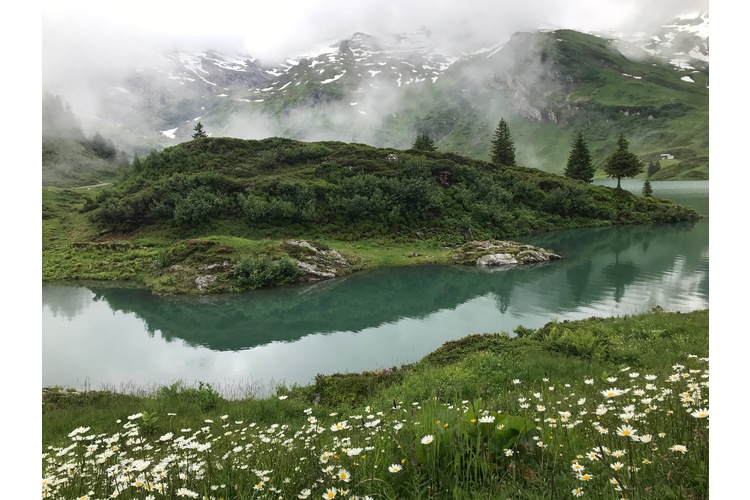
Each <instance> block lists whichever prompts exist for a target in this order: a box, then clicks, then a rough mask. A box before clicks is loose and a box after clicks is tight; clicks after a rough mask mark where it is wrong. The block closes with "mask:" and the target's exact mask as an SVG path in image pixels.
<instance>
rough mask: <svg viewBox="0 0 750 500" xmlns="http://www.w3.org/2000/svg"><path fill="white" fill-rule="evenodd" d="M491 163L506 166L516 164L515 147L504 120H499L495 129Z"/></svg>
mask: <svg viewBox="0 0 750 500" xmlns="http://www.w3.org/2000/svg"><path fill="white" fill-rule="evenodd" d="M492 163H494V164H496V165H506V166H514V165H515V164H516V147H515V145H514V144H513V138H512V137H511V136H510V129H509V128H508V124H507V123H505V119H504V118H503V119H500V123H499V124H498V125H497V128H496V129H495V137H494V139H492Z"/></svg>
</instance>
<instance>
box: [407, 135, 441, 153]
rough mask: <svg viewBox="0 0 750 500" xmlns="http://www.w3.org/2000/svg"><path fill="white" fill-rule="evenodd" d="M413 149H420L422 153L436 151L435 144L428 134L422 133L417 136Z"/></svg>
mask: <svg viewBox="0 0 750 500" xmlns="http://www.w3.org/2000/svg"><path fill="white" fill-rule="evenodd" d="M411 148H412V149H419V150H420V151H435V142H434V141H433V140H432V138H430V136H429V134H427V132H422V133H421V134H419V135H418V136H417V139H416V140H415V141H414V145H413V146H412V147H411Z"/></svg>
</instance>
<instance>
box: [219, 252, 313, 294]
mask: <svg viewBox="0 0 750 500" xmlns="http://www.w3.org/2000/svg"><path fill="white" fill-rule="evenodd" d="M302 274H303V272H302V270H301V269H300V268H299V267H297V263H296V262H295V261H294V260H293V259H291V258H289V257H286V256H285V257H283V258H281V259H279V260H272V259H271V258H270V257H269V256H268V255H265V254H263V255H258V256H256V255H246V256H244V257H242V258H241V259H240V260H239V262H238V263H237V265H236V266H235V267H234V271H233V272H232V276H233V277H234V278H235V279H236V280H237V284H239V285H240V286H241V287H242V288H245V289H251V290H254V289H256V288H263V287H269V286H279V285H287V284H289V283H293V282H295V281H296V280H297V278H299V277H300V276H302Z"/></svg>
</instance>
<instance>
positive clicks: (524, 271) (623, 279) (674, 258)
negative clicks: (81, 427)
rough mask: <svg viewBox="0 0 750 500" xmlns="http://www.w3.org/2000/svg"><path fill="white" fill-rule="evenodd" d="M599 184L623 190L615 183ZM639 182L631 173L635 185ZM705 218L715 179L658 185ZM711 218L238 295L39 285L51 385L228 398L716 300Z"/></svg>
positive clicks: (587, 233)
mask: <svg viewBox="0 0 750 500" xmlns="http://www.w3.org/2000/svg"><path fill="white" fill-rule="evenodd" d="M599 183H600V184H607V185H612V186H614V183H611V184H610V183H609V181H601V182H599ZM641 185H642V183H641V181H632V180H629V181H623V187H624V188H625V189H630V190H632V191H634V192H640V188H641ZM652 185H653V188H654V194H655V195H656V196H661V197H664V198H669V199H673V200H675V201H677V202H679V203H682V204H685V205H689V206H692V207H694V208H695V209H696V210H698V211H699V212H700V213H702V214H705V215H708V182H707V181H689V182H669V181H665V182H653V183H652ZM708 232H709V231H708V218H706V219H704V220H701V221H699V222H696V223H689V224H662V225H652V226H628V227H614V228H600V229H579V230H571V231H561V232H555V233H549V234H545V235H537V236H533V237H525V238H518V239H519V240H521V241H523V242H524V243H530V244H534V245H539V246H543V247H545V248H550V249H553V250H555V251H556V252H558V253H560V254H561V255H563V256H564V259H563V260H560V261H556V262H553V263H549V264H546V265H541V266H536V267H516V268H511V269H506V270H502V271H496V272H485V271H480V270H477V269H475V268H464V267H453V266H423V267H408V268H396V269H378V270H373V271H369V272H362V273H358V274H355V275H351V276H347V277H344V278H340V279H335V280H331V281H327V282H322V283H318V284H314V285H304V286H294V287H286V288H281V289H274V290H261V291H255V292H250V293H244V294H238V295H221V296H208V297H206V296H203V297H157V296H152V295H151V294H149V293H147V292H144V291H141V290H137V289H130V288H121V287H112V286H95V285H91V286H43V288H42V355H43V360H42V363H43V371H42V382H43V385H44V386H49V385H63V386H68V387H74V388H84V387H90V388H100V387H108V388H113V389H117V390H125V391H127V390H131V389H134V388H153V387H155V386H158V385H163V384H169V383H172V382H175V381H178V380H181V381H183V382H185V383H186V384H188V385H192V384H195V383H197V381H205V382H209V383H211V384H212V385H214V387H216V388H217V389H219V390H220V391H221V392H224V393H225V394H226V395H228V396H232V395H235V396H241V395H244V394H245V393H246V391H248V390H250V391H254V392H256V393H262V392H268V391H269V390H272V389H273V387H274V386H275V385H276V384H277V383H285V384H293V383H301V384H305V383H309V382H310V381H311V380H312V379H313V378H314V377H315V375H316V374H318V373H323V374H330V373H335V372H343V371H362V370H375V369H380V368H386V367H391V366H395V365H400V364H404V363H410V362H413V361H416V360H418V359H420V358H421V357H423V356H424V355H425V354H427V353H429V352H431V351H433V350H434V349H436V348H437V347H439V346H440V345H441V344H443V343H444V342H446V341H448V340H453V339H457V338H460V337H463V336H465V335H467V334H470V333H483V332H499V331H507V332H511V331H512V330H513V329H514V328H515V327H516V326H518V325H524V326H526V327H530V328H535V327H540V326H542V325H543V324H545V323H547V322H549V321H551V320H565V319H579V318H585V317H589V316H617V315H626V314H635V313H639V312H643V311H646V310H648V309H650V308H652V307H653V306H656V305H659V306H661V307H663V308H664V309H666V310H670V311H691V310H695V309H702V308H706V307H708Z"/></svg>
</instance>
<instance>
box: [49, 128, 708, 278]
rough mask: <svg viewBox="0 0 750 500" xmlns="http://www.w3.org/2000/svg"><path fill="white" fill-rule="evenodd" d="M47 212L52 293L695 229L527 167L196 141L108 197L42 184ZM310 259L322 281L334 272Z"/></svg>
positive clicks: (361, 148)
mask: <svg viewBox="0 0 750 500" xmlns="http://www.w3.org/2000/svg"><path fill="white" fill-rule="evenodd" d="M42 201H43V210H42V228H43V279H44V280H45V281H65V280H119V281H133V282H136V283H137V284H139V285H140V286H144V287H146V288H148V289H150V290H152V291H154V292H156V293H215V292H235V291H242V290H247V289H252V288H258V287H263V286H276V285H280V284H285V283H290V282H294V281H298V280H300V279H306V278H310V277H311V274H310V271H309V270H306V269H301V268H300V267H299V265H298V264H296V263H297V262H302V261H304V259H302V257H305V256H306V255H307V256H310V255H312V253H315V254H320V252H329V253H328V254H326V255H330V256H333V257H332V258H333V259H334V260H338V258H339V257H341V261H340V263H341V265H340V266H334V270H335V271H336V273H333V274H337V275H338V274H345V273H349V272H354V271H357V270H360V269H365V268H369V267H377V266H392V265H407V264H420V263H451V262H452V260H451V253H452V251H453V249H455V248H456V247H458V246H460V245H462V244H464V243H466V242H469V241H476V240H498V239H508V238H514V239H516V238H518V237H522V236H523V235H528V234H532V233H539V232H545V231H552V230H558V229H568V228H577V227H597V226H610V225H616V224H642V223H657V222H679V221H689V220H696V219H698V218H700V216H699V215H698V214H697V213H696V212H695V211H693V210H691V209H689V208H685V207H681V206H678V205H676V204H674V203H672V202H670V201H666V200H660V199H655V198H650V197H641V196H636V195H633V194H632V193H629V192H627V191H623V190H616V189H611V188H607V187H602V186H593V185H589V184H586V183H583V182H580V181H575V180H572V179H568V178H565V177H560V176H557V175H554V174H550V173H546V172H542V171H540V170H536V169H532V168H525V167H504V166H498V165H493V164H490V163H487V162H483V161H479V160H472V159H469V158H464V157H461V156H457V155H455V154H450V153H438V152H429V151H417V150H407V151H400V150H392V149H378V148H374V147H370V146H365V145H362V144H347V143H341V142H318V143H304V142H299V141H294V140H289V139H281V138H271V139H264V140H259V141H255V140H241V139H230V138H201V139H196V140H193V141H190V142H186V143H183V144H180V145H177V146H174V147H171V148H168V149H165V150H164V151H161V152H152V153H151V154H149V155H148V156H147V157H144V158H136V159H135V160H134V161H133V163H132V165H131V166H130V167H128V168H126V169H124V170H123V171H122V172H121V174H120V176H119V177H118V179H117V180H116V181H115V182H113V183H112V184H111V185H109V186H106V187H100V188H97V189H92V190H73V189H60V188H44V190H43V199H42ZM290 241H291V242H305V243H303V244H299V243H291V244H290ZM307 242H311V243H310V244H311V246H313V247H314V251H313V250H310V249H309V247H307V246H306V243H307ZM552 250H554V249H552ZM307 262H308V263H310V265H316V266H317V265H318V264H320V266H322V267H321V269H323V271H321V272H322V273H323V275H325V273H327V272H328V271H327V270H329V269H330V266H333V263H332V261H330V259H329V261H326V262H323V263H318V262H314V261H309V259H308V261H307ZM326 266H328V267H326ZM316 272H317V271H316ZM312 277H313V278H316V279H317V278H319V276H318V277H315V276H314V273H313V275H312Z"/></svg>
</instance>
